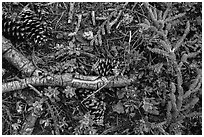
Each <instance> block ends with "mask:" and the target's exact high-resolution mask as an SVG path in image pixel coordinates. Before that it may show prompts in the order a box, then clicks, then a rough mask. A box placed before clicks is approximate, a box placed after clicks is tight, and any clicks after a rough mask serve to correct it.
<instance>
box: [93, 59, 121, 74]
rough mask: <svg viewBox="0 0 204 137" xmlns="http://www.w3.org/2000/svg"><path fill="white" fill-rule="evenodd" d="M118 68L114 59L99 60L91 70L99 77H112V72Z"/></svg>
mask: <svg viewBox="0 0 204 137" xmlns="http://www.w3.org/2000/svg"><path fill="white" fill-rule="evenodd" d="M117 67H118V61H116V60H115V59H109V58H102V59H99V60H98V61H97V62H96V63H95V64H94V65H93V67H92V70H93V71H94V72H95V73H96V74H97V75H99V76H108V75H114V72H113V70H114V69H116V68H117Z"/></svg>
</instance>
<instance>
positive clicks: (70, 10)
mask: <svg viewBox="0 0 204 137" xmlns="http://www.w3.org/2000/svg"><path fill="white" fill-rule="evenodd" d="M74 4H75V2H70V8H69V17H68V21H67V22H68V23H71V22H72V18H73V14H74Z"/></svg>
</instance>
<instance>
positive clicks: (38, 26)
mask: <svg viewBox="0 0 204 137" xmlns="http://www.w3.org/2000/svg"><path fill="white" fill-rule="evenodd" d="M2 18H3V26H2V28H3V36H5V37H6V38H8V39H10V40H12V41H15V42H18V41H19V42H22V41H30V42H34V43H35V44H38V45H41V44H42V43H44V42H46V41H47V28H46V26H45V25H44V24H43V23H42V20H41V19H40V18H39V17H38V16H37V15H36V14H35V13H34V12H32V11H31V10H25V11H23V12H22V13H20V14H19V16H18V17H17V18H16V19H15V20H12V19H11V18H10V17H8V16H6V14H3V17H2Z"/></svg>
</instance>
